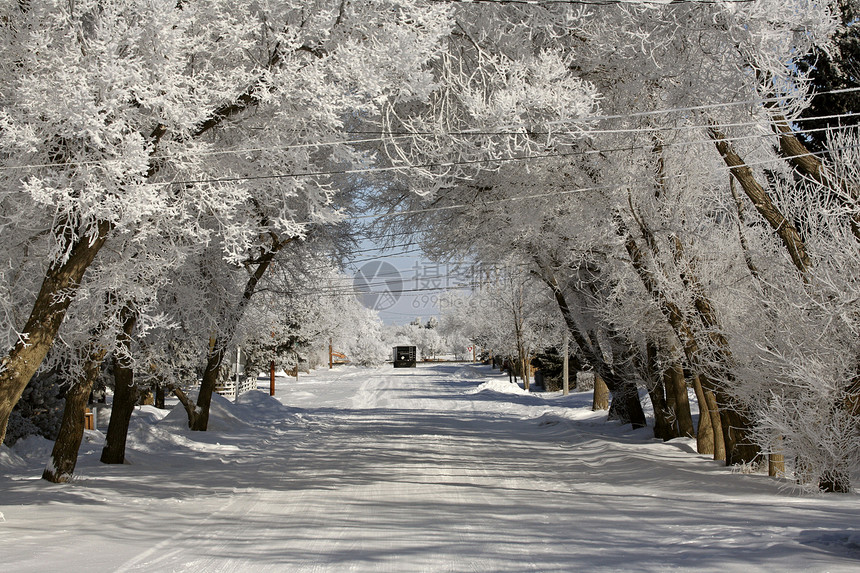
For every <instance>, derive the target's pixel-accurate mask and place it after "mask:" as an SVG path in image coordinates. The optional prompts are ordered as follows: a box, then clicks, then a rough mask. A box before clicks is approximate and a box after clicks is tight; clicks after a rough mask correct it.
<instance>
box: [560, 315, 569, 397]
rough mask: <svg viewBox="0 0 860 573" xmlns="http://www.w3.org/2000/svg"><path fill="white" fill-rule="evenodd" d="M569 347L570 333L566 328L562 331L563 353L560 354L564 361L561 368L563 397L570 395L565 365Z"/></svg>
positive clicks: (566, 366)
mask: <svg viewBox="0 0 860 573" xmlns="http://www.w3.org/2000/svg"><path fill="white" fill-rule="evenodd" d="M569 346H570V333H569V332H568V331H567V328H565V329H564V352H562V360H564V363H563V364H564V365H563V366H562V377H563V378H562V379H563V380H564V391H563V395H565V396H567V395H568V394H570V382H569V374H570V373H569V372H568V365H567V356H568V352H569Z"/></svg>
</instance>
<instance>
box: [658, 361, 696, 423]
mask: <svg viewBox="0 0 860 573" xmlns="http://www.w3.org/2000/svg"><path fill="white" fill-rule="evenodd" d="M663 383H664V385H665V386H666V401H667V402H668V403H669V405H670V406H671V408H672V411H673V412H674V414H675V434H676V436H681V437H687V438H692V437H693V436H695V435H696V432H695V430H694V429H693V414H692V413H691V412H690V397H689V396H688V395H687V383H686V381H685V380H684V368H683V367H682V366H681V364H680V363H678V362H675V363H673V364H672V365H671V366H670V367H669V369H667V370H666V372H664V374H663Z"/></svg>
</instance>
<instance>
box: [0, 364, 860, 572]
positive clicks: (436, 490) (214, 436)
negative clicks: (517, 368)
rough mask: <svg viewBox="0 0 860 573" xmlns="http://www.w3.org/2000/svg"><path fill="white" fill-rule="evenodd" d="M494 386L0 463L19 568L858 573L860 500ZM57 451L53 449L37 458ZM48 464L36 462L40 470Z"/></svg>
mask: <svg viewBox="0 0 860 573" xmlns="http://www.w3.org/2000/svg"><path fill="white" fill-rule="evenodd" d="M589 406H590V396H588V395H587V394H573V395H571V396H568V397H562V396H560V395H558V394H546V395H527V394H524V393H522V392H521V391H519V389H518V388H516V389H515V388H514V387H513V386H512V385H510V384H508V382H507V377H502V376H499V375H498V374H493V373H492V372H491V371H490V370H489V369H488V368H486V367H473V366H470V365H421V366H419V368H417V369H398V370H395V369H393V368H391V367H390V366H388V367H385V368H381V369H376V370H366V369H359V368H352V367H347V368H341V369H339V370H335V371H332V372H328V371H322V372H318V373H314V374H312V375H310V376H303V377H301V378H300V380H299V381H298V382H297V381H296V380H295V379H292V378H282V379H279V380H278V387H277V400H274V399H271V398H270V397H269V396H267V395H266V394H265V393H262V392H256V393H253V394H252V395H246V396H244V397H243V398H242V399H241V400H240V402H239V404H230V403H229V402H227V401H226V400H219V401H216V404H215V407H214V411H213V416H214V417H213V422H212V428H211V429H212V431H210V432H206V433H192V432H189V431H187V430H186V429H184V423H185V422H184V420H183V416H184V414H183V413H182V412H181V411H174V412H172V413H171V414H170V415H168V416H167V417H165V418H164V419H161V420H159V418H160V417H161V415H162V414H161V413H159V412H158V411H156V410H154V409H151V408H149V409H142V410H140V411H139V412H138V413H137V414H138V415H137V416H136V418H135V422H134V424H133V427H132V433H131V436H130V440H129V453H128V457H129V459H130V461H131V464H130V465H129V464H127V465H124V466H119V467H117V466H104V465H101V464H99V463H98V453H99V452H100V449H101V444H100V443H99V440H100V439H101V438H100V435H99V434H98V433H90V434H89V435H88V439H90V440H92V442H91V443H89V444H85V446H84V447H83V448H82V457H81V460H80V462H79V468H78V469H79V476H80V477H79V478H78V479H77V481H76V482H75V483H73V484H70V485H62V486H60V485H52V484H49V483H47V482H44V481H41V480H39V479H37V478H38V476H39V474H40V472H41V467H40V464H41V463H43V462H44V459H45V456H44V452H42V453H39V452H38V449H39V447H38V445H39V444H38V443H37V442H33V443H32V444H30V445H29V446H27V445H24V446H22V447H21V448H19V449H18V450H17V454H16V453H14V452H10V451H9V450H8V449H3V450H2V451H0V454H2V457H0V472H2V474H3V475H2V476H0V512H2V517H0V544H2V547H3V558H2V561H3V563H4V565H3V567H2V569H3V570H4V571H14V572H19V571H20V572H24V571H189V572H190V571H194V572H201V571H255V572H256V571H289V572H304V571H308V572H310V571H314V572H317V571H319V572H323V571H325V572H340V571H398V572H400V571H663V570H677V569H681V570H690V571H743V572H749V571H833V572H838V571H857V570H858V569H860V532H858V527H860V496H858V495H856V494H851V495H843V496H816V497H802V496H798V495H793V494H791V493H788V492H786V491H782V490H780V489H779V487H778V484H777V483H776V482H774V481H773V480H770V479H768V478H767V477H766V476H762V475H741V474H736V473H731V472H730V471H729V470H728V469H726V468H725V467H723V466H722V465H721V464H719V463H716V462H713V461H710V460H708V459H706V458H704V457H702V456H698V455H696V454H695V453H694V451H693V444H692V443H691V442H690V441H689V440H676V441H673V442H670V443H667V444H664V443H662V442H658V441H655V440H653V439H651V434H650V429H645V430H638V431H631V430H629V427H627V428H623V427H619V426H618V425H617V424H614V423H611V422H606V421H605V415H604V414H603V413H592V412H591V411H590V408H589ZM43 447H44V444H43ZM40 456H41V457H40Z"/></svg>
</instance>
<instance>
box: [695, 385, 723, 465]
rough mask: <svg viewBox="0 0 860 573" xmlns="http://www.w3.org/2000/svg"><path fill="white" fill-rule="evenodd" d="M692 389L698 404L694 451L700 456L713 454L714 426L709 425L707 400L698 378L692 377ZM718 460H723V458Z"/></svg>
mask: <svg viewBox="0 0 860 573" xmlns="http://www.w3.org/2000/svg"><path fill="white" fill-rule="evenodd" d="M693 389H694V390H695V391H696V400H697V401H698V402H699V427H698V428H697V429H696V451H697V452H699V453H700V454H714V452H715V448H714V443H715V442H714V426H713V424H712V423H711V413H710V410H709V407H708V398H706V397H705V389H704V388H702V383H701V382H700V381H699V377H698V376H694V377H693ZM715 459H716V458H715ZM720 459H725V456H723V457H722V458H720Z"/></svg>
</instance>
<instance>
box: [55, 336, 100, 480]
mask: <svg viewBox="0 0 860 573" xmlns="http://www.w3.org/2000/svg"><path fill="white" fill-rule="evenodd" d="M88 348H89V349H90V351H89V352H88V356H87V358H86V362H85V363H84V366H83V372H82V373H81V377H80V378H79V379H77V380H75V382H74V383H73V384H72V387H71V388H69V390H68V391H67V392H66V405H65V407H64V408H63V419H62V421H61V422H60V432H59V434H58V435H57V441H56V442H54V449H53V451H52V452H51V459H50V461H49V462H48V466H47V467H46V468H45V471H44V472H42V479H44V480H47V481H50V482H53V483H66V482H69V481H71V480H72V475H73V474H74V472H75V466H76V465H77V463H78V450H79V449H80V447H81V441H82V440H83V436H84V414H85V411H86V407H87V402H88V400H89V397H90V393H91V392H92V389H93V383H94V382H95V380H96V378H98V376H99V374H100V373H101V365H102V361H103V360H104V357H105V353H106V349H105V348H104V346H93V345H88Z"/></svg>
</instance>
